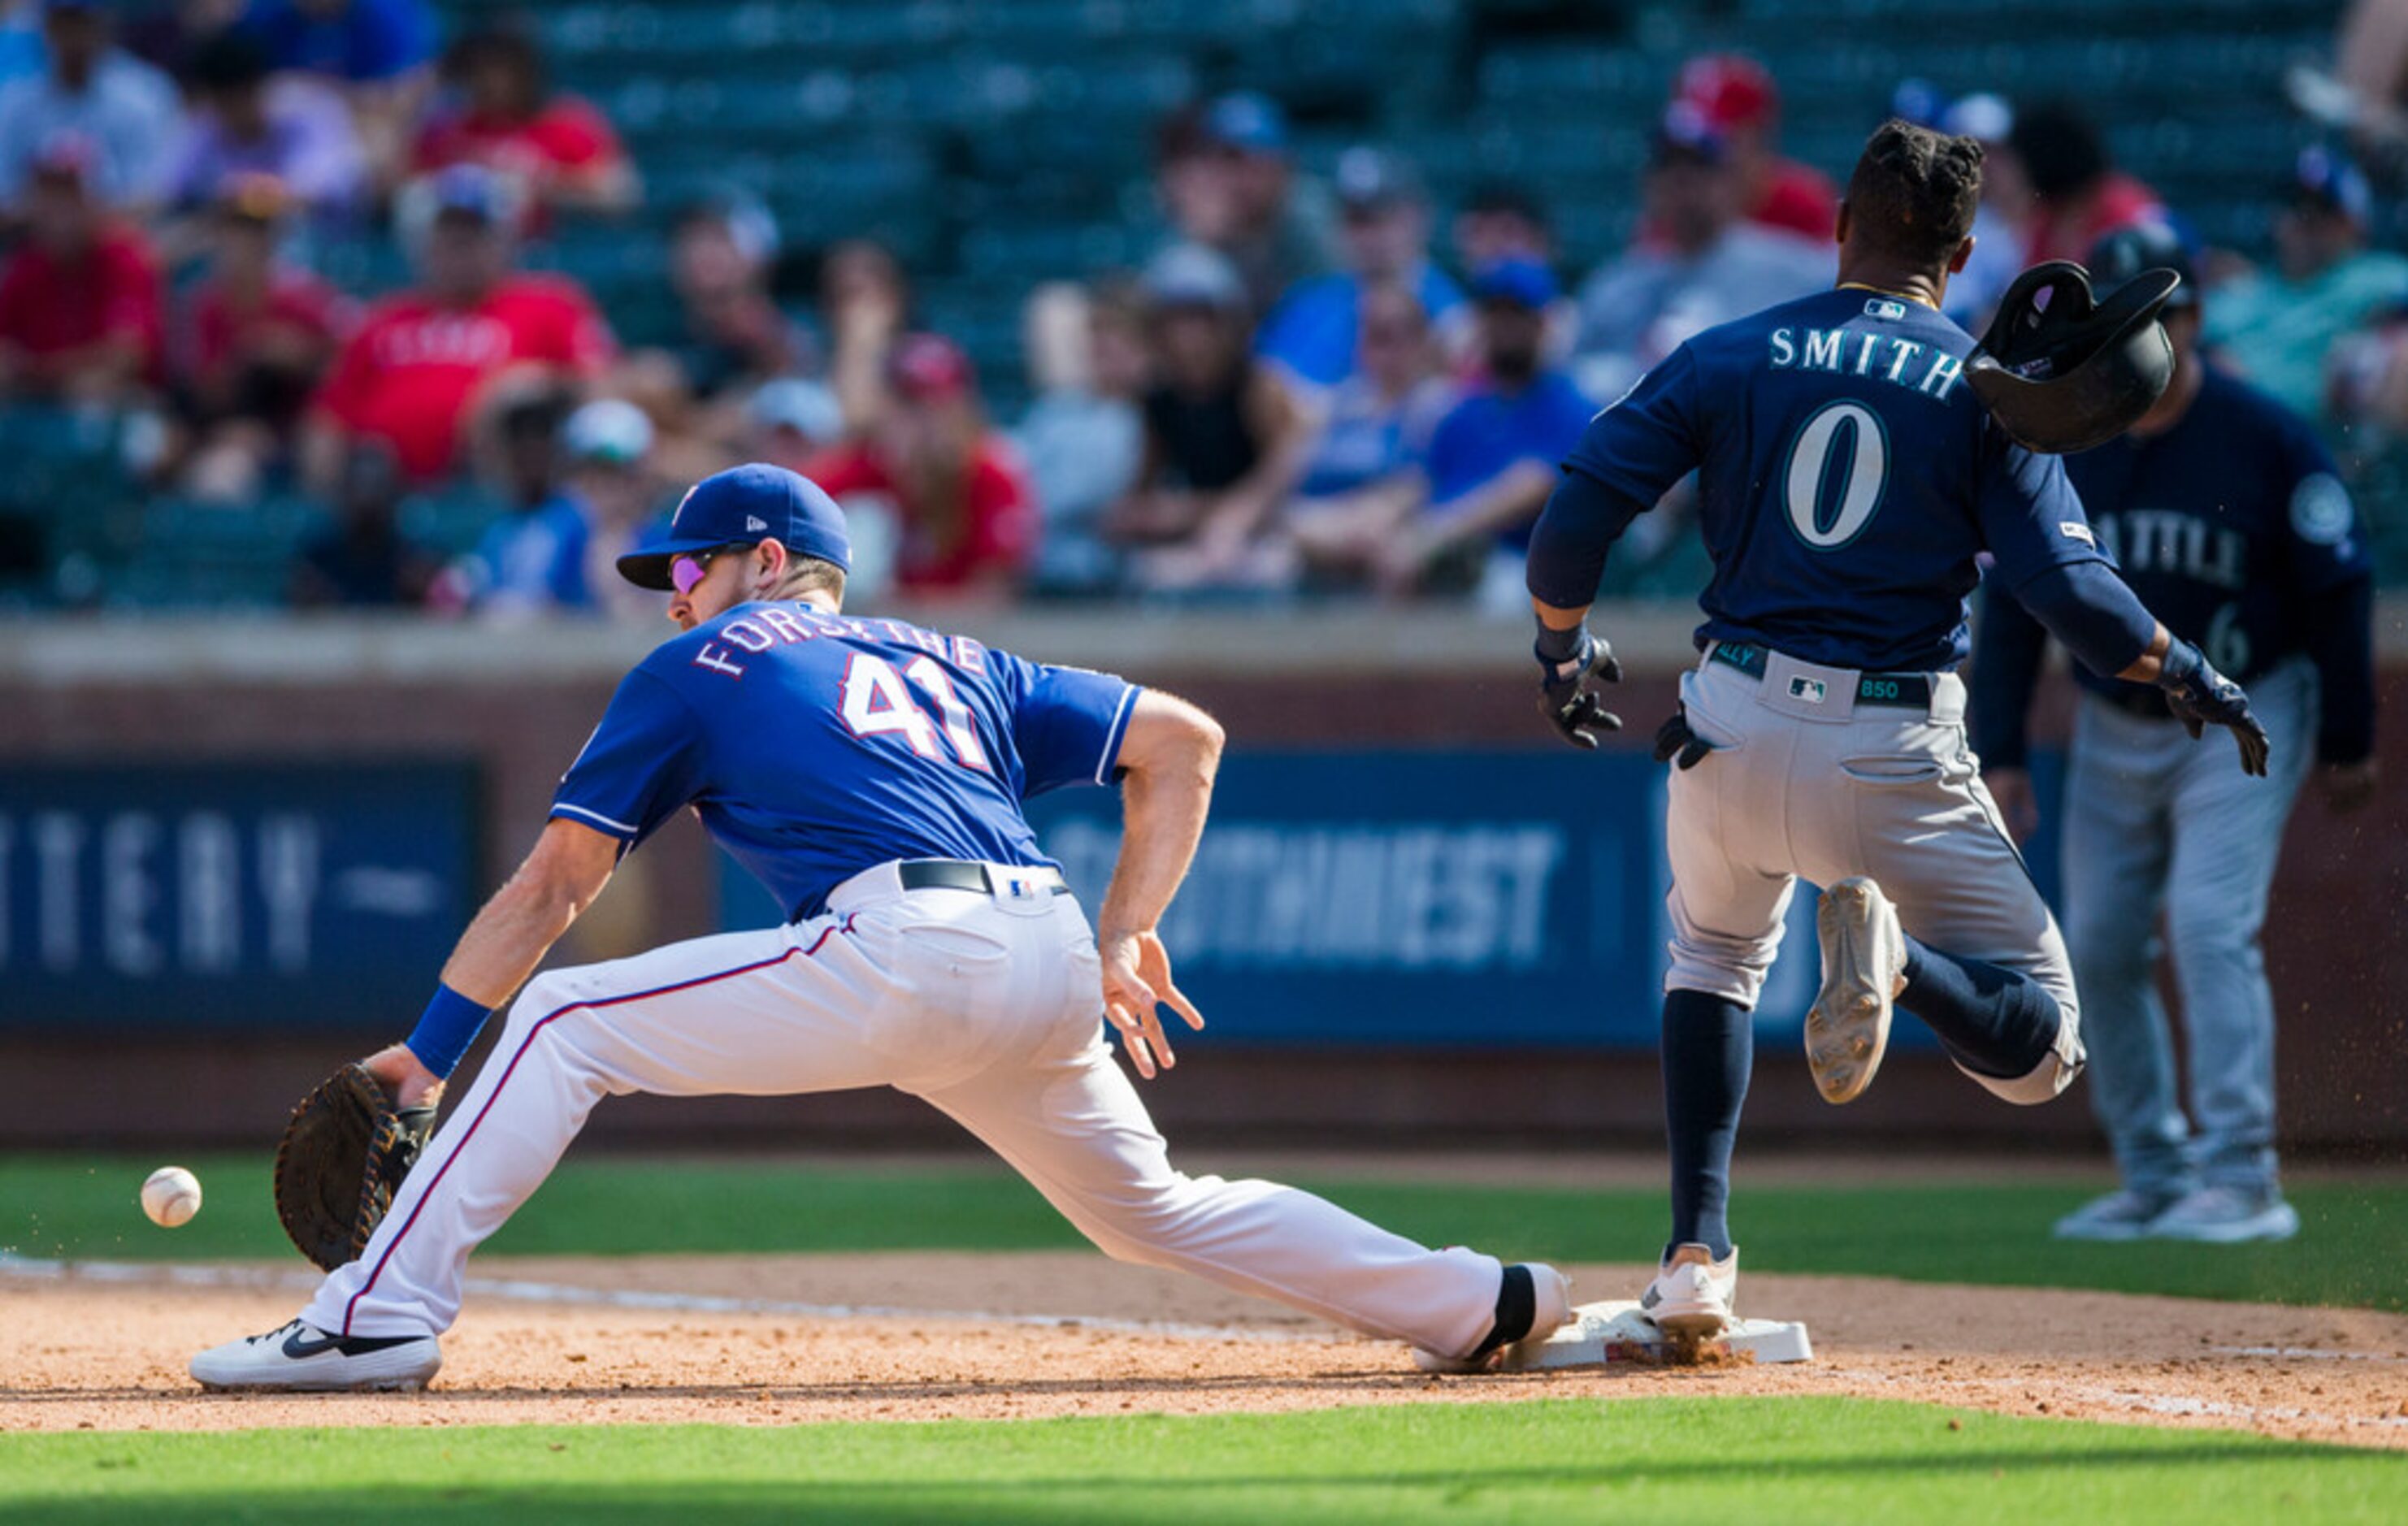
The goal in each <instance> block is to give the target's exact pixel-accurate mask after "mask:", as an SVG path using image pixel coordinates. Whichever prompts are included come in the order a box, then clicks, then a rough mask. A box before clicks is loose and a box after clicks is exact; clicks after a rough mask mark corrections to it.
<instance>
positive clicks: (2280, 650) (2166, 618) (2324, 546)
mask: <svg viewBox="0 0 2408 1526" xmlns="http://www.w3.org/2000/svg"><path fill="white" fill-rule="evenodd" d="M2066 469H2067V471H2068V472H2069V473H2070V474H2071V477H2072V478H2073V484H2074V486H2075V487H2076V488H2078V489H2080V490H2081V492H2082V498H2083V502H2085V503H2086V504H2088V505H2090V506H2091V507H2092V508H2093V509H2094V510H2095V511H2096V515H2097V519H2096V523H2097V525H2098V530H2099V538H2100V544H2101V545H2102V546H2105V547H2107V548H2110V549H2112V550H2113V552H2114V557H2115V560H2116V563H2118V565H2120V566H2121V568H2122V569H2123V573H2124V580H2125V581H2126V582H2128V583H2129V584H2131V585H2132V592H2134V593H2137V594H2139V595H2140V598H2141V602H2142V603H2143V604H2144V605H2147V606H2149V612H2150V613H2152V614H2154V615H2156V616H2157V619H2158V620H2161V621H2163V622H2164V624H2165V627H2166V629H2168V630H2170V631H2171V632H2173V634H2174V635H2178V636H2180V637H2182V638H2183V639H2184V640H2186V641H2188V642H2192V643H2194V644H2195V645H2197V646H2198V647H2199V649H2200V650H2201V651H2203V652H2205V653H2206V654H2207V660H2208V661H2209V662H2210V663H2214V665H2215V667H2216V670H2217V671H2219V672H2221V673H2223V674H2224V675H2225V676H2226V677H2230V678H2235V679H2239V680H2242V681H2243V682H2246V681H2247V680H2248V679H2250V678H2252V677H2256V676H2257V675H2258V674H2260V673H2263V672H2265V671H2266V670H2267V669H2268V668H2270V667H2272V666H2273V665H2274V664H2275V663H2277V662H2280V661H2281V660H2282V659H2283V658H2286V657H2288V656H2291V655H2293V654H2295V653H2298V652H2300V650H2302V649H2303V645H2302V644H2303V641H2304V638H2305V635H2306V626H2307V620H2306V614H2305V611H2306V609H2307V606H2309V604H2310V603H2311V602H2312V601H2314V600H2315V599H2316V598H2318V597H2319V596H2320V595H2323V594H2327V593H2329V592H2332V591H2333V590H2334V589H2336V588H2338V587H2340V586H2341V585H2343V584H2345V583H2350V582H2354V581H2357V580H2358V579H2360V578H2371V577H2372V576H2373V562H2372V549H2371V548H2370V547H2369V546H2368V544H2367V537H2366V533H2365V529H2364V527H2363V526H2362V525H2360V524H2359V523H2358V514H2357V510H2356V509H2355V508H2354V507H2353V506H2351V503H2350V497H2349V491H2348V490H2347V489H2346V488H2344V487H2343V486H2342V482H2341V478H2340V477H2339V476H2338V475H2337V472H2336V469H2335V467H2334V465H2333V462H2332V457H2331V456H2329V454H2327V453H2326V451H2325V448H2324V446H2323V445H2322V444H2321V443H2320V442H2318V440H2317V439H2316V437H2315V434H2314V432H2313V431H2311V430H2310V429H2309V427H2308V425H2307V423H2306V422H2305V421H2302V420H2300V418H2299V417H2298V416H2297V415H2295V414H2293V413H2292V412H2290V410H2288V409H2287V408H2285V407H2284V406H2282V405H2280V404H2278V403H2276V402H2275V401H2274V400H2273V399H2272V398H2271V397H2269V396H2267V395H2266V394H2265V393H2263V392H2258V391H2257V389H2255V388H2253V387H2251V386H2249V385H2248V384H2246V383H2245V382H2242V381H2239V380H2236V379H2234V378H2231V377H2229V376H2226V375H2224V374H2223V373H2221V372H2219V371H2217V370H2215V369H2214V367H2209V368H2208V369H2207V370H2206V372H2205V374H2204V376H2203V378H2202V379H2201V381H2200V391H2199V396H2198V397H2197V398H2195V399H2194V400H2193V401H2192V403H2191V406H2190V407H2189V408H2188V409H2187V410H2186V411H2185V412H2184V414H2183V416H2182V417H2181V418H2180V419H2179V420H2177V421H2175V422H2174V426H2173V427H2172V428H2171V429H2169V430H2167V431H2166V432H2165V433H2164V434H2162V435H2151V436H2150V437H2148V438H2146V439H2141V438H2137V437H2135V436H2133V435H2118V436H2117V437H2116V438H2114V439H2113V440H2110V441H2108V442H2107V443H2106V444H2105V445H2102V446H2100V447H2099V448H2098V449H2095V450H2085V451H2084V452H2083V453H2082V454H2080V455H2078V456H2072V457H2070V458H2068V460H2067V462H2066ZM2073 673H2074V677H2076V678H2078V679H2080V680H2081V681H2082V682H2083V683H2084V684H2085V686H2087V687H2088V688H2090V689H2093V690H2095V691H2097V692H2100V693H2105V694H2112V693H2114V692H2117V691H2119V690H2137V689H2141V688H2143V687H2144V686H2142V685H2136V684H2125V683H2121V682H2119V681H2117V680H2116V679H2114V678H2112V677H2100V676H2099V675H2098V674H2095V673H2092V672H2091V671H2090V670H2089V669H2088V668H2085V667H2084V666H2083V665H2082V664H2081V663H2074V664H2073Z"/></svg>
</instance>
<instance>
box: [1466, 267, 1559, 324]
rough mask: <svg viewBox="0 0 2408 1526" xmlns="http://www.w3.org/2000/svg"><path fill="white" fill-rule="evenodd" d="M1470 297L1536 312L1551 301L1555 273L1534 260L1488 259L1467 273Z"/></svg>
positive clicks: (1553, 293) (1553, 296)
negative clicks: (1508, 303)
mask: <svg viewBox="0 0 2408 1526" xmlns="http://www.w3.org/2000/svg"><path fill="white" fill-rule="evenodd" d="M1471 295H1472V300H1474V301H1476V302H1511V303H1512V304H1514V305H1515V306H1516V307H1527V308H1529V309H1530V310H1531V311H1532V312H1537V311H1539V310H1540V309H1541V308H1543V307H1546V306H1547V305H1548V304H1549V303H1551V302H1553V301H1555V273H1554V272H1553V271H1550V270H1549V269H1548V268H1547V267H1546V266H1545V265H1543V264H1540V263H1539V262H1538V261H1536V260H1491V261H1490V262H1489V263H1488V264H1484V265H1482V266H1481V267H1480V268H1479V269H1478V270H1475V271H1473V272H1472V273H1471Z"/></svg>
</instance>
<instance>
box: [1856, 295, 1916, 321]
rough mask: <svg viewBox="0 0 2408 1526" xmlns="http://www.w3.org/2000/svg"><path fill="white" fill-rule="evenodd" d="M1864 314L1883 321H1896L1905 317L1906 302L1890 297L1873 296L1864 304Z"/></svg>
mask: <svg viewBox="0 0 2408 1526" xmlns="http://www.w3.org/2000/svg"><path fill="white" fill-rule="evenodd" d="M1865 316H1866V317H1867V318H1878V319H1880V320H1881V321H1883V322H1885V323H1896V322H1899V321H1901V320H1903V319H1904V318H1905V317H1906V304H1905V303H1903V302H1899V301H1896V300H1894V299H1892V298H1890V297H1875V298H1873V299H1872V300H1871V302H1868V303H1866V304H1865Z"/></svg>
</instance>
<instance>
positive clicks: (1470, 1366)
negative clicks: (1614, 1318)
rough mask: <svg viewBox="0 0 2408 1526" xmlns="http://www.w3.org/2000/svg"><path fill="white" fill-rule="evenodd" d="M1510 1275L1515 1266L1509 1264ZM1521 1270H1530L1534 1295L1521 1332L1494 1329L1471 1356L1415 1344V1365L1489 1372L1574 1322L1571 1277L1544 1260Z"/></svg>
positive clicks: (1434, 1369)
mask: <svg viewBox="0 0 2408 1526" xmlns="http://www.w3.org/2000/svg"><path fill="white" fill-rule="evenodd" d="M1505 1270H1506V1272H1507V1273H1508V1274H1509V1275H1510V1274H1511V1273H1512V1272H1513V1271H1514V1270H1515V1268H1513V1267H1511V1266H1509V1267H1507V1268H1506V1269H1505ZM1520 1270H1522V1271H1526V1272H1527V1273H1529V1274H1530V1293H1531V1298H1532V1304H1531V1309H1530V1322H1529V1324H1528V1325H1527V1327H1525V1328H1524V1329H1522V1330H1521V1331H1519V1332H1514V1331H1503V1330H1492V1331H1490V1332H1489V1333H1488V1338H1487V1339H1486V1340H1484V1341H1483V1342H1481V1344H1480V1346H1479V1348H1477V1349H1476V1350H1474V1351H1473V1352H1472V1353H1471V1354H1470V1355H1469V1356H1463V1357H1450V1356H1441V1355H1440V1354H1439V1353H1438V1352H1436V1351H1432V1350H1429V1349H1427V1348H1424V1347H1419V1346H1417V1347H1414V1348H1413V1365H1414V1366H1416V1367H1419V1368H1420V1369H1421V1370H1422V1371H1424V1372H1426V1373H1489V1372H1495V1371H1497V1370H1498V1368H1499V1367H1502V1366H1505V1365H1507V1364H1508V1363H1509V1362H1510V1361H1511V1360H1512V1358H1513V1357H1514V1356H1515V1355H1516V1354H1518V1353H1519V1352H1520V1350H1521V1349H1522V1348H1524V1347H1527V1346H1536V1345H1539V1344H1541V1342H1543V1341H1545V1340H1546V1338H1547V1337H1548V1336H1550V1335H1552V1334H1554V1333H1555V1332H1556V1331H1558V1330H1560V1329H1562V1328H1563V1327H1564V1326H1566V1325H1568V1324H1570V1323H1571V1322H1572V1279H1571V1278H1570V1277H1568V1276H1564V1275H1563V1274H1562V1273H1561V1272H1558V1271H1556V1270H1555V1268H1554V1267H1552V1266H1549V1265H1547V1264H1545V1263H1544V1262H1527V1263H1526V1264H1523V1265H1522V1266H1521V1267H1520Z"/></svg>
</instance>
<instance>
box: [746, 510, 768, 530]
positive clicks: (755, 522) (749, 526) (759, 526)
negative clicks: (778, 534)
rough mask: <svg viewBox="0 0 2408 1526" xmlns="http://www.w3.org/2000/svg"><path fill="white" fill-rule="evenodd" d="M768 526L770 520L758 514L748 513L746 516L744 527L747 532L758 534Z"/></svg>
mask: <svg viewBox="0 0 2408 1526" xmlns="http://www.w3.org/2000/svg"><path fill="white" fill-rule="evenodd" d="M768 528H769V521H767V520H765V519H762V518H761V517H759V516H758V515H754V514H747V515H745V516H744V529H745V533H746V534H748V535H751V534H756V533H758V532H761V531H765V530H767V529H768Z"/></svg>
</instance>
